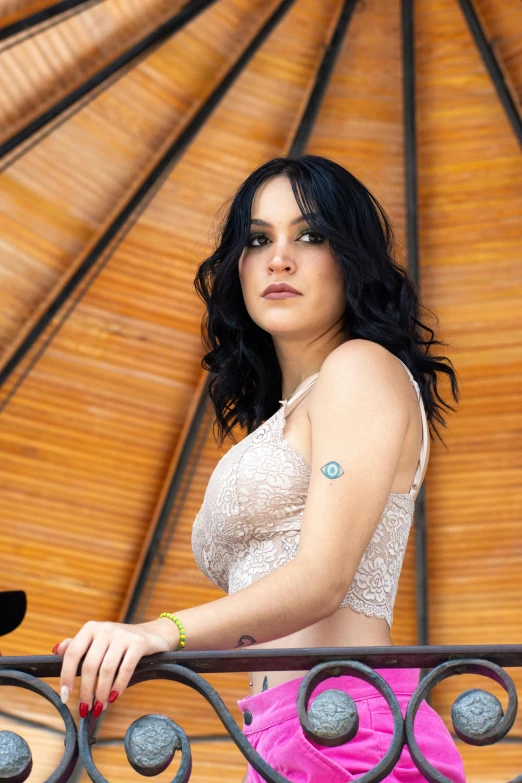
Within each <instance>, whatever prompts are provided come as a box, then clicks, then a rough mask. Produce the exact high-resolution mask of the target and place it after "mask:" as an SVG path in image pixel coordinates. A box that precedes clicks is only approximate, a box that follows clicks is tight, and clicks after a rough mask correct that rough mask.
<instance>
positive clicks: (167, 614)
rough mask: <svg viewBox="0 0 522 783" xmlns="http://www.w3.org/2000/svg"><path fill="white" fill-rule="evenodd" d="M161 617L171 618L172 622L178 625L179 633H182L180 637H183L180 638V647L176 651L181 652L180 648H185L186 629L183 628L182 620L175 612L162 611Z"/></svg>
mask: <svg viewBox="0 0 522 783" xmlns="http://www.w3.org/2000/svg"><path fill="white" fill-rule="evenodd" d="M160 617H168V618H169V619H170V620H172V622H174V623H176V625H177V626H178V628H179V633H180V637H181V638H180V643H179V647H178V649H177V650H176V652H179V651H180V650H182V649H183V648H184V646H185V629H184V628H183V626H182V625H181V620H179V619H178V618H177V617H176V615H174V614H171V613H170V612H162V613H161V614H160Z"/></svg>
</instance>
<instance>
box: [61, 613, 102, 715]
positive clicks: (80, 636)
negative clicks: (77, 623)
mask: <svg viewBox="0 0 522 783" xmlns="http://www.w3.org/2000/svg"><path fill="white" fill-rule="evenodd" d="M95 628H96V623H95V622H94V621H91V620H90V621H89V622H88V623H85V625H84V626H83V628H82V629H81V630H80V631H78V633H77V634H76V636H75V637H74V639H73V640H72V641H71V642H70V644H69V645H68V647H67V649H66V651H65V653H64V656H63V663H62V671H61V673H60V693H61V697H62V702H63V703H64V704H65V703H66V701H67V699H68V698H69V696H70V694H71V693H72V692H73V688H74V680H75V678H76V672H77V671H78V666H79V663H80V660H81V659H82V657H83V656H84V655H85V653H86V652H87V650H88V649H89V647H90V645H91V642H92V640H93V638H94V633H95ZM59 649H61V648H59Z"/></svg>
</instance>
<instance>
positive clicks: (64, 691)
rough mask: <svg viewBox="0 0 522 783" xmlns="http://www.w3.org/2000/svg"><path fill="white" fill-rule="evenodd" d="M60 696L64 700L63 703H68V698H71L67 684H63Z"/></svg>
mask: <svg viewBox="0 0 522 783" xmlns="http://www.w3.org/2000/svg"><path fill="white" fill-rule="evenodd" d="M60 698H61V700H62V704H67V699H68V698H69V688H68V687H67V685H62V687H61V688H60Z"/></svg>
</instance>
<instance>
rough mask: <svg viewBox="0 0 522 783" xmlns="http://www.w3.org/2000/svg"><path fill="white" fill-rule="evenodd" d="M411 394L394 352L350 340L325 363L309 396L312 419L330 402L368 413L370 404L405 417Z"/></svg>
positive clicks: (336, 349)
mask: <svg viewBox="0 0 522 783" xmlns="http://www.w3.org/2000/svg"><path fill="white" fill-rule="evenodd" d="M412 391H413V388H412V385H411V381H410V379H409V377H408V374H407V372H406V370H405V369H404V367H402V366H401V363H400V361H399V360H398V359H397V357H396V356H395V355H394V354H393V353H391V351H389V350H388V349H387V348H384V346H382V345H380V344H379V343H375V342H373V341H371V340H363V339H359V338H357V339H354V340H348V341H346V342H344V343H342V344H341V345H339V346H337V348H335V349H334V350H333V351H332V352H331V353H330V354H328V356H327V357H326V359H325V360H324V361H323V364H322V366H321V369H320V371H319V375H318V378H317V381H316V383H315V385H314V389H313V395H310V411H309V415H310V418H311V417H312V416H313V410H314V407H316V406H321V405H324V404H325V401H326V399H327V398H328V399H330V400H332V399H335V404H336V405H338V404H339V403H340V402H341V401H342V400H343V399H344V400H345V401H346V404H347V403H348V402H349V404H350V405H354V404H356V405H357V404H360V405H361V406H364V408H365V409H366V410H369V407H368V405H370V404H371V407H372V408H374V409H375V408H377V407H378V408H381V409H382V408H384V409H387V410H388V411H390V409H391V410H395V413H396V414H397V415H399V416H406V415H408V411H409V410H410V407H409V402H408V398H410V397H411V396H412V395H411V393H412ZM390 406H391V408H390Z"/></svg>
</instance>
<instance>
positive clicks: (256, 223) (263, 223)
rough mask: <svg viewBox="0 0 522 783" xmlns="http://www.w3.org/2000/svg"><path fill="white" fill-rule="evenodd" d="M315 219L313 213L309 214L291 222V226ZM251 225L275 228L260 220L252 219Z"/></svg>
mask: <svg viewBox="0 0 522 783" xmlns="http://www.w3.org/2000/svg"><path fill="white" fill-rule="evenodd" d="M315 217H316V215H315V214H311V213H308V214H306V215H301V216H300V217H298V218H295V220H291V221H290V225H291V226H295V225H296V224H297V223H302V222H303V221H307V222H308V218H315ZM250 223H251V225H254V226H269V227H270V228H272V227H273V226H272V224H271V223H267V222H266V220H261V219H260V218H252V220H251V221H250Z"/></svg>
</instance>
